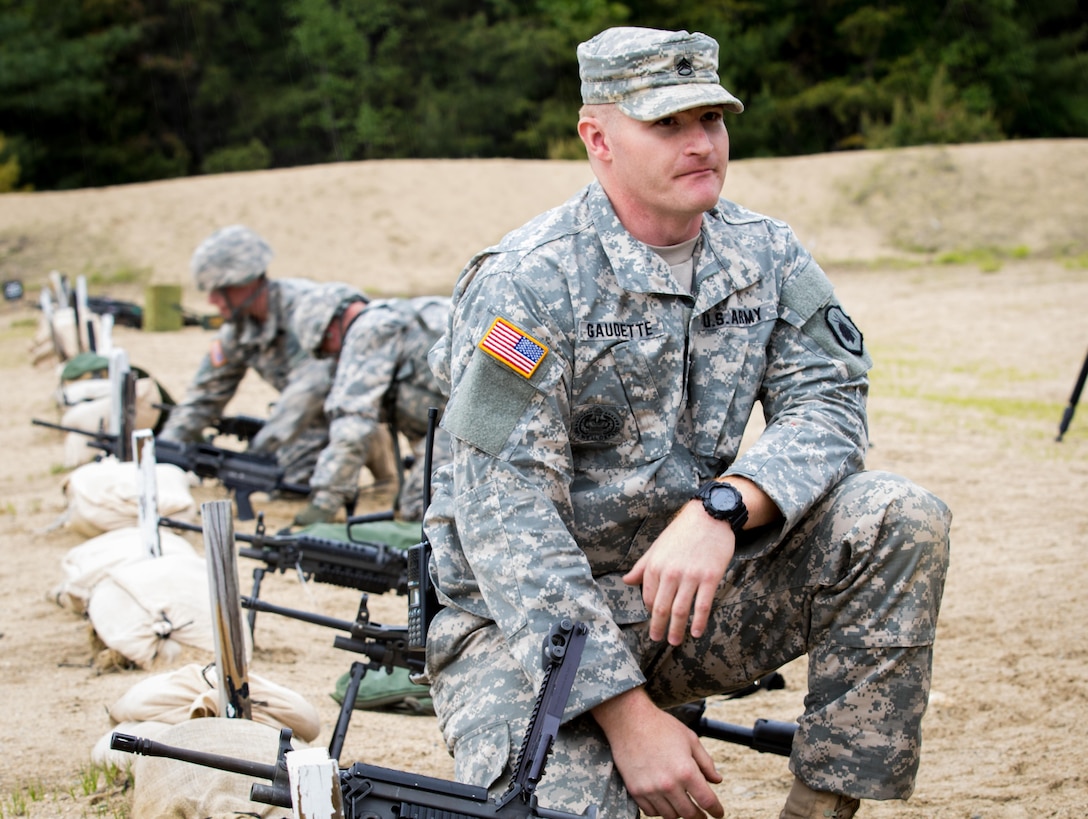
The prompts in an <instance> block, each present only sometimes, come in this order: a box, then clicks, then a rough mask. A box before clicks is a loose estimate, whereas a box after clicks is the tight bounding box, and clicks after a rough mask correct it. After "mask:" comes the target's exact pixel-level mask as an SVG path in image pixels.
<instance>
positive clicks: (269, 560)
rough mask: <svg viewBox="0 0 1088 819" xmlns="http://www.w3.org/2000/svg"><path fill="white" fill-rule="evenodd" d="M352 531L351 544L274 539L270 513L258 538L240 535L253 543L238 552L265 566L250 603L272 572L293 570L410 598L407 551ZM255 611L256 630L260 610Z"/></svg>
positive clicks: (301, 537) (191, 528)
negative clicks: (357, 536)
mask: <svg viewBox="0 0 1088 819" xmlns="http://www.w3.org/2000/svg"><path fill="white" fill-rule="evenodd" d="M159 524H160V525H161V526H168V527H170V528H171V529H180V530H182V531H187V532H202V531H203V529H202V528H201V527H200V526H198V525H196V524H192V523H187V522H185V521H181V520H174V519H171V518H159ZM347 531H348V537H349V539H348V540H346V541H345V540H334V539H333V538H327V537H317V536H315V535H312V534H308V533H306V532H299V533H295V534H278V535H270V534H266V532H265V527H264V515H263V514H262V515H260V516H258V518H257V527H256V530H255V532H254V533H253V534H252V535H247V534H244V533H239V532H235V533H234V539H235V540H237V541H240V542H242V543H248V544H250V545H249V546H245V547H242V548H241V549H239V550H238V554H239V555H241V556H242V557H248V558H250V559H252V560H257V561H260V562H261V563H264V566H258V567H256V568H255V569H254V570H253V591H252V593H251V595H250V597H249V598H244V599H246V600H254V601H259V598H260V595H261V581H263V580H264V576H265V575H266V574H267V573H268V572H270V571H271V572H274V573H275V572H279V573H281V574H282V573H284V572H286V571H287V570H288V569H294V570H295V571H297V572H298V574H299V576H300V578H301V579H303V580H312V581H313V582H315V583H327V584H329V585H331V586H342V587H343V588H346V589H358V590H359V591H362V592H374V593H375V594H384V593H385V592H389V591H394V592H396V593H397V594H400V595H406V594H408V556H407V555H406V554H405V552H404V551H402V550H401V549H397V548H396V547H394V546H390V545H389V544H387V543H379V542H377V541H371V540H358V539H355V538H353V537H351V529H350V527H349V528H348V529H347ZM249 608H250V609H251V611H250V617H249V627H250V631H252V630H253V628H254V625H255V618H256V612H257V610H258V607H257V606H256V605H254V606H250V607H249ZM289 611H293V610H290V609H284V610H282V611H279V612H278V613H283V612H289Z"/></svg>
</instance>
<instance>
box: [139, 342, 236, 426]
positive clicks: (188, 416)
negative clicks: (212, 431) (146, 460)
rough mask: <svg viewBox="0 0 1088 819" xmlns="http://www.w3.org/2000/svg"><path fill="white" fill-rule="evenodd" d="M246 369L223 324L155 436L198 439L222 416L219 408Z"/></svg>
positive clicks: (231, 393) (231, 394)
mask: <svg viewBox="0 0 1088 819" xmlns="http://www.w3.org/2000/svg"><path fill="white" fill-rule="evenodd" d="M247 369H248V365H247V363H246V360H245V357H244V355H242V353H241V350H240V348H239V347H238V345H237V344H235V343H234V336H233V334H232V333H231V331H230V327H229V326H227V327H224V328H223V330H221V331H220V332H219V333H218V334H217V335H216V337H215V339H214V340H213V341H212V344H211V348H210V349H209V351H208V353H207V354H205V356H204V358H203V359H202V360H201V362H200V367H199V368H198V369H197V372H196V375H195V376H194V377H193V380H192V382H191V383H190V384H189V388H188V389H187V390H186V393H185V398H184V399H183V400H182V402H181V403H180V404H178V405H177V407H175V408H174V409H173V410H172V411H171V412H170V416H169V418H168V420H167V422H166V425H165V426H164V427H163V430H162V432H161V433H159V437H160V438H161V439H163V440H166V441H178V442H188V441H197V440H200V438H201V436H202V434H203V431H204V429H205V428H206V427H208V426H209V425H210V424H212V423H214V422H215V421H218V420H219V418H221V417H222V415H223V408H224V407H226V405H227V402H229V401H230V399H231V398H232V397H233V396H234V393H235V392H236V391H237V390H238V385H239V384H240V383H241V381H242V378H243V377H244V376H245V374H246V371H247Z"/></svg>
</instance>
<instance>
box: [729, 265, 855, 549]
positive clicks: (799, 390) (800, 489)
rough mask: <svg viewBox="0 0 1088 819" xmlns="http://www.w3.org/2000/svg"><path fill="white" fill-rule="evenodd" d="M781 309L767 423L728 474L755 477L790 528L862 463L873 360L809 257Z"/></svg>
mask: <svg viewBox="0 0 1088 819" xmlns="http://www.w3.org/2000/svg"><path fill="white" fill-rule="evenodd" d="M806 258H807V257H806ZM780 312H781V314H780V317H779V321H778V322H777V324H776V327H775V330H774V332H773V333H772V335H771V338H770V342H769V344H768V350H767V361H768V366H767V370H766V372H765V373H764V377H763V381H762V384H761V386H760V393H759V400H760V403H761V404H762V406H763V412H764V417H765V420H766V422H767V427H766V429H765V430H764V431H763V433H762V434H761V435H760V437H759V439H758V440H757V441H756V442H755V443H754V444H753V445H752V446H750V447H749V448H748V449H747V450H746V451H745V452H744V453H743V454H742V455H741V456H740V457H739V458H738V459H737V460H736V461H735V462H734V463H733V464H732V466H731V467H730V468H729V474H736V475H743V476H746V477H749V478H751V479H752V480H753V481H755V482H756V483H757V484H759V486H760V487H761V488H762V489H763V490H764V491H765V492H766V493H767V494H768V495H770V496H771V498H772V499H773V500H774V501H775V503H776V504H777V505H778V508H779V509H780V510H781V512H782V514H783V517H784V520H783V522H782V525H781V526H780V527H778V531H787V530H788V529H789V528H791V527H792V526H794V525H795V524H796V523H797V522H798V521H799V520H800V519H801V518H802V517H803V516H804V514H805V513H806V512H807V511H808V510H809V509H810V508H811V507H812V505H813V504H814V503H816V501H818V500H819V499H820V498H821V497H823V496H824V495H825V494H826V493H827V492H828V491H829V490H830V489H831V487H833V486H834V485H835V484H837V483H838V482H839V481H841V480H842V479H843V478H844V477H846V476H847V475H849V474H851V473H853V472H857V471H859V470H860V469H862V468H863V467H864V458H865V451H866V447H867V443H868V426H867V416H866V398H867V394H868V376H867V372H868V370H869V368H870V366H871V365H872V361H871V359H870V357H869V354H868V351H867V350H866V349H865V348H864V345H863V340H862V334H861V331H860V330H859V329H858V328H857V327H856V326H855V325H854V323H853V322H852V321H851V320H850V318H849V316H848V315H847V314H846V313H845V311H844V310H843V308H842V306H841V305H840V304H839V303H838V301H837V300H836V298H835V295H834V292H833V289H832V286H831V282H830V281H829V280H828V279H827V277H826V275H825V274H824V272H823V271H822V270H821V269H820V267H819V266H818V265H817V264H816V263H815V262H814V261H812V260H811V259H808V260H807V263H804V264H802V265H801V266H800V267H799V268H798V269H797V270H796V271H791V272H790V274H789V275H788V276H787V277H786V278H785V281H784V283H783V285H782V291H781V301H780ZM767 534H768V537H767V538H763V539H761V541H760V543H758V544H752V546H751V547H750V548H749V549H748V550H747V553H749V554H752V553H758V552H759V551H760V550H761V548H760V547H762V546H765V545H767V544H768V543H770V542H773V540H774V537H775V534H776V533H770V532H769V533H767Z"/></svg>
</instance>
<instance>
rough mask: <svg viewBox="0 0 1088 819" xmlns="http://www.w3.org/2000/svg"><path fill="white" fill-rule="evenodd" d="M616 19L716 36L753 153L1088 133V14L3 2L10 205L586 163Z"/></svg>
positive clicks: (975, 0)
mask: <svg viewBox="0 0 1088 819" xmlns="http://www.w3.org/2000/svg"><path fill="white" fill-rule="evenodd" d="M613 25H641V26H650V27H655V28H671V29H687V30H689V31H703V32H706V33H707V34H710V35H711V36H713V37H714V38H715V39H717V40H718V42H719V43H720V44H721V55H720V74H721V77H722V81H723V83H724V84H725V85H726V87H727V88H729V89H730V90H731V91H732V92H733V93H734V94H736V95H737V96H738V97H739V98H740V99H741V100H742V101H743V102H744V103H745V106H746V109H747V110H746V111H745V112H744V114H742V115H741V117H739V118H736V119H733V118H730V120H729V126H730V135H731V142H732V156H733V157H735V158H750V157H772V156H793V155H800V154H812V153H821V152H827V151H840V150H849V149H860V148H885V147H900V146H907V145H918V144H931V143H954V142H979V141H984V140H1000V139H1024V138H1043V137H1046V138H1061V137H1083V136H1086V135H1088V50H1086V49H1085V44H1086V42H1088V5H1086V4H1083V3H1080V2H1078V0H1031V2H1026V0H902V1H901V2H897V0H877V2H856V1H855V0H763V1H762V2H760V1H759V0H702V2H700V3H691V4H677V3H676V2H675V0H625V1H624V2H616V1H615V0H411V2H404V0H0V191H3V190H55V189H70V188H80V187H93V186H102V185H112V184H122V183H129V182H140V181H148V180H155V179H165V178H171V177H184V176H191V175H195V174H205V173H219V172H226V171H247V170H261V169H267V168H277V167H289V166H296V165H309V164H317V163H323V162H336V161H348V160H364V159H393V158H466V157H514V158H537V159H539V158H559V159H562V158H582V157H584V152H583V151H582V149H581V144H580V143H579V142H578V141H577V138H576V137H575V135H574V123H575V121H576V118H577V110H578V106H579V103H580V99H579V82H578V74H577V61H576V58H575V47H576V46H577V44H578V43H579V42H581V41H583V40H586V39H588V38H589V37H591V36H592V35H593V34H595V33H597V32H598V31H600V30H601V29H604V28H606V27H608V26H613Z"/></svg>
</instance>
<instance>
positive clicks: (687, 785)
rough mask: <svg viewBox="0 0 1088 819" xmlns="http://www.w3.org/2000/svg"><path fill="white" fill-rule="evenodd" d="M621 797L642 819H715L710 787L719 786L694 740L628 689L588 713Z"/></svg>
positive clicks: (717, 809) (718, 807) (717, 806)
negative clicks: (603, 740) (601, 735)
mask: <svg viewBox="0 0 1088 819" xmlns="http://www.w3.org/2000/svg"><path fill="white" fill-rule="evenodd" d="M593 716H594V718H595V719H596V720H597V723H598V724H599V725H600V726H601V729H602V730H603V731H604V732H605V736H606V737H607V738H608V744H609V746H610V747H611V748H612V757H613V760H614V761H615V763H616V770H617V771H618V772H619V774H620V776H621V777H622V778H623V784H624V786H625V787H626V788H627V792H628V793H630V794H631V797H632V798H633V799H634V800H635V803H636V804H637V805H638V806H639V809H640V810H641V811H642V813H644V814H645V815H647V816H663V817H666V819H677V817H682V818H683V819H706V816H707V815H708V814H709V815H710V816H715V817H721V816H723V815H724V814H725V809H724V808H723V807H722V804H721V802H720V801H719V800H718V797H717V795H716V794H715V793H714V789H713V788H712V787H711V786H712V785H717V784H719V783H720V782H721V781H722V776H721V774H720V773H718V770H717V768H715V766H714V759H713V758H712V757H711V756H710V754H709V753H708V752H707V750H706V749H705V748H704V747H703V746H702V745H701V744H700V742H699V737H698V736H697V735H696V734H695V732H694V731H692V730H691V729H690V728H688V727H687V726H686V725H684V724H683V723H681V722H680V721H679V720H678V719H676V718H675V717H673V716H672V715H670V714H667V713H666V712H664V711H662V710H661V709H659V708H658V707H657V706H656V705H654V704H653V703H652V702H651V701H650V699H649V697H647V696H646V695H645V692H644V691H643V690H642V689H632V690H630V691H626V692H624V693H623V694H620V695H618V696H616V697H614V698H613V699H611V700H608V701H606V702H604V703H601V705H598V706H597V707H595V708H594V709H593Z"/></svg>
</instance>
